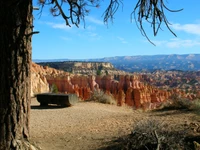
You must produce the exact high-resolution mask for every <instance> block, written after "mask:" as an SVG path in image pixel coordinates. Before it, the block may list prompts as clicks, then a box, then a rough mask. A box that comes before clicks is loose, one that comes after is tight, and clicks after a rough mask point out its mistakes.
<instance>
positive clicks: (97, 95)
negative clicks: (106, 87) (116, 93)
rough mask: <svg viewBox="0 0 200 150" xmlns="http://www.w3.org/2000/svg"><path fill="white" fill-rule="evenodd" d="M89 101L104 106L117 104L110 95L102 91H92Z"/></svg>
mask: <svg viewBox="0 0 200 150" xmlns="http://www.w3.org/2000/svg"><path fill="white" fill-rule="evenodd" d="M89 100H90V101H95V102H100V103H104V104H112V105H116V104H117V103H116V101H115V99H114V98H113V96H112V95H109V94H106V93H104V92H103V91H102V90H94V91H93V93H92V95H91V97H90V99H89Z"/></svg>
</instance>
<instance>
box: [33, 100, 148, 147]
mask: <svg viewBox="0 0 200 150" xmlns="http://www.w3.org/2000/svg"><path fill="white" fill-rule="evenodd" d="M145 116H146V115H145V113H141V112H139V111H133V110H132V109H131V108H127V107H118V106H114V105H107V104H100V103H94V102H79V103H77V104H76V105H75V106H72V107H68V108H60V107H57V106H50V107H48V108H41V107H39V103H38V102H37V101H36V99H32V103H31V122H30V130H31V141H34V143H35V144H36V145H38V146H39V147H40V148H41V149H44V150H63V149H64V150H65V149H66V150H79V149H80V150H90V149H98V148H100V147H102V146H105V145H107V144H108V142H109V141H112V140H113V139H116V138H118V137H120V136H123V135H127V134H129V133H131V130H132V128H133V123H136V122H138V121H139V120H141V118H144V117H145Z"/></svg>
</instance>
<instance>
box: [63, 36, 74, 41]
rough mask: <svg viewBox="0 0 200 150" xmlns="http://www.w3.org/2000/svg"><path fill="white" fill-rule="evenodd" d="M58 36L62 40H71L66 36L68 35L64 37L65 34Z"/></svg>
mask: <svg viewBox="0 0 200 150" xmlns="http://www.w3.org/2000/svg"><path fill="white" fill-rule="evenodd" d="M60 38H61V39H62V40H64V41H70V40H72V39H71V38H68V37H65V36H61V37H60Z"/></svg>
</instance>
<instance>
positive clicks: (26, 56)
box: [0, 0, 175, 150]
mask: <svg viewBox="0 0 200 150" xmlns="http://www.w3.org/2000/svg"><path fill="white" fill-rule="evenodd" d="M101 1H102V0H39V3H40V4H41V7H42V8H43V7H44V6H45V5H51V6H52V8H51V13H52V15H54V16H58V15H61V16H62V17H63V19H64V20H65V22H66V25H67V26H71V25H72V24H74V25H76V26H77V27H78V25H79V24H80V22H81V21H83V22H84V17H85V16H86V15H88V14H89V8H90V7H99V6H100V2H101ZM137 1H138V3H136V6H135V8H134V9H133V13H132V16H133V18H135V21H136V23H138V28H139V30H140V31H141V33H142V34H143V35H144V36H146V37H147V35H146V33H145V30H144V28H143V26H142V24H143V21H148V22H149V23H150V24H151V25H152V29H153V34H154V35H155V36H156V35H157V33H158V31H159V29H160V27H161V23H164V24H165V25H166V26H167V28H168V29H169V30H170V31H171V29H170V28H169V22H168V21H167V18H166V16H165V13H164V11H165V10H168V11H171V10H169V9H168V8H167V7H166V5H165V4H164V2H163V0H137ZM107 2H108V7H107V9H106V10H105V12H104V22H105V23H107V22H108V21H109V19H111V20H112V19H113V16H114V14H115V12H116V11H117V9H118V7H119V6H120V5H121V4H122V2H123V1H122V0H110V1H107ZM63 6H65V7H63ZM63 8H66V9H65V10H64V9H63ZM41 10H42V9H41ZM32 18H33V17H32V0H0V80H1V84H0V150H9V149H14V150H15V149H16V150H17V149H19V150H20V149H28V147H29V144H28V140H29V114H30V113H29V112H30V73H31V72H30V65H31V38H32V34H33V32H32V29H33V25H32ZM171 32H172V31H171ZM172 33H173V32H172ZM173 34H174V33H173ZM174 35H175V34H174ZM147 39H148V37H147ZM148 40H149V39H148ZM149 41H150V40H149Z"/></svg>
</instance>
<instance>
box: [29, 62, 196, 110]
mask: <svg viewBox="0 0 200 150" xmlns="http://www.w3.org/2000/svg"><path fill="white" fill-rule="evenodd" d="M142 78H143V76H141V75H99V76H94V75H77V74H70V73H68V72H64V71H59V70H56V69H52V68H49V67H42V66H39V65H36V64H32V93H33V94H35V93H43V92H48V91H49V87H51V85H53V84H54V85H56V86H57V88H58V91H59V92H61V93H75V94H77V95H78V97H79V98H81V99H82V100H87V99H89V98H90V97H91V94H92V93H93V92H94V90H98V91H99V90H102V91H104V92H105V93H106V94H111V95H112V96H113V97H114V98H115V100H116V102H117V105H119V106H122V105H128V106H132V107H135V108H144V109H147V108H150V109H151V108H155V107H157V105H159V104H161V103H162V102H163V101H166V100H167V99H169V98H170V96H172V95H174V94H176V95H179V96H181V97H187V98H189V99H194V98H195V95H191V94H186V93H185V92H183V91H180V90H178V89H173V90H171V91H167V90H161V89H158V88H156V87H153V86H151V85H149V84H144V82H142ZM199 95H200V94H199Z"/></svg>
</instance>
